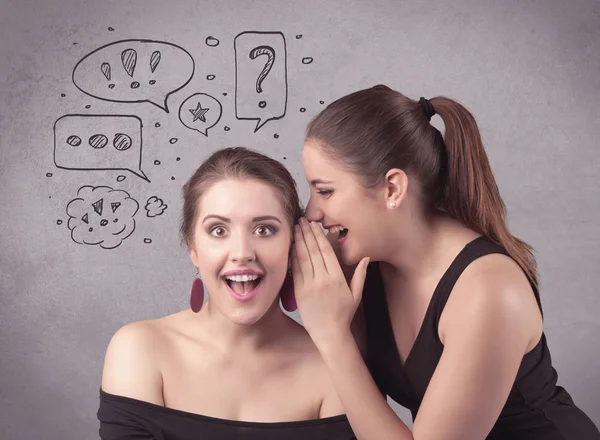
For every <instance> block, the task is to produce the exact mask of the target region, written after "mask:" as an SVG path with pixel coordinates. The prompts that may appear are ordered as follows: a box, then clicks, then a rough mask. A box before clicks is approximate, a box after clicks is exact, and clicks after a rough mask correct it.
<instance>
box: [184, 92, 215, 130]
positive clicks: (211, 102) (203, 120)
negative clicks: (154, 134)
mask: <svg viewBox="0 0 600 440" xmlns="http://www.w3.org/2000/svg"><path fill="white" fill-rule="evenodd" d="M222 114H223V106H222V105H221V103H220V102H219V101H218V100H217V99H216V98H213V97H212V96H210V95H207V94H206V93H194V94H193V95H192V96H190V97H189V98H187V99H186V100H185V101H183V102H182V103H181V106H180V107H179V120H180V121H181V123H182V124H183V125H185V126H186V127H187V128H189V129H191V130H196V131H199V132H200V133H202V134H203V135H204V136H206V137H208V129H209V128H212V127H214V126H215V125H217V123H218V122H219V120H220V119H221V115H222Z"/></svg>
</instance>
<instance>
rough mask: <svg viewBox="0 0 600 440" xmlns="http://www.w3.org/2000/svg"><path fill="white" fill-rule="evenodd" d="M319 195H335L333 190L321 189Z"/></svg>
mask: <svg viewBox="0 0 600 440" xmlns="http://www.w3.org/2000/svg"><path fill="white" fill-rule="evenodd" d="M317 194H319V195H321V196H330V195H331V194H333V190H331V189H319V190H317Z"/></svg>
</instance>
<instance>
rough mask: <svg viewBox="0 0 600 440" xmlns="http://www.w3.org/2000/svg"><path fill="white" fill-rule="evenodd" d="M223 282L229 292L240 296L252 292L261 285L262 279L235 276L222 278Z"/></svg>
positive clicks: (251, 276) (250, 276)
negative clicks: (231, 291)
mask: <svg viewBox="0 0 600 440" xmlns="http://www.w3.org/2000/svg"><path fill="white" fill-rule="evenodd" d="M224 280H225V282H226V283H227V285H228V286H229V288H230V289H231V290H233V291H234V292H235V293H237V294H238V295H240V296H245V295H247V294H249V293H250V292H252V291H253V290H254V289H256V287H257V286H258V285H259V284H260V283H261V281H262V277H261V276H258V275H242V276H240V275H237V276H226V277H224Z"/></svg>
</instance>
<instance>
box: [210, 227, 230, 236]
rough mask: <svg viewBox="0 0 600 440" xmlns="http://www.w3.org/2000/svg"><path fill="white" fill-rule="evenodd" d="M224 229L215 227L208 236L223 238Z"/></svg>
mask: <svg viewBox="0 0 600 440" xmlns="http://www.w3.org/2000/svg"><path fill="white" fill-rule="evenodd" d="M225 232H226V231H225V228H224V227H223V226H216V227H214V228H212V229H211V230H210V235H212V236H213V237H223V236H224V235H225Z"/></svg>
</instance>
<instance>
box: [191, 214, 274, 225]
mask: <svg viewBox="0 0 600 440" xmlns="http://www.w3.org/2000/svg"><path fill="white" fill-rule="evenodd" d="M211 218H216V219H219V220H221V221H223V222H225V223H230V222H231V220H230V219H228V218H227V217H223V216H221V215H216V214H209V215H207V216H206V217H204V220H202V223H203V224H204V222H205V221H206V220H208V219H211ZM265 220H275V221H276V222H277V223H279V224H281V220H279V219H278V218H277V217H275V216H274V215H262V216H260V217H254V218H253V219H252V222H253V223H254V222H264V221H265Z"/></svg>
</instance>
